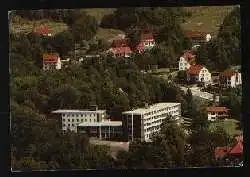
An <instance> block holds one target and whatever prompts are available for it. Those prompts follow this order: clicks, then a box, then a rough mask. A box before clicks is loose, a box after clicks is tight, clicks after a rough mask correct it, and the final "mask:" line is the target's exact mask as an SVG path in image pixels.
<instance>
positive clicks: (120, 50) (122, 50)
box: [110, 47, 132, 55]
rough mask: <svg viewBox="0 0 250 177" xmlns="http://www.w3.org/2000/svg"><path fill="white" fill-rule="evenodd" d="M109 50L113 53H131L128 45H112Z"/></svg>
mask: <svg viewBox="0 0 250 177" xmlns="http://www.w3.org/2000/svg"><path fill="white" fill-rule="evenodd" d="M110 52H112V53H113V54H115V55H116V54H131V53H132V51H131V49H130V47H112V48H111V49H110Z"/></svg>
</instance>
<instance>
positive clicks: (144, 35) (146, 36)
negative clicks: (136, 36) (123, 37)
mask: <svg viewBox="0 0 250 177" xmlns="http://www.w3.org/2000/svg"><path fill="white" fill-rule="evenodd" d="M140 39H141V40H154V35H153V33H152V32H148V33H141V38H140Z"/></svg>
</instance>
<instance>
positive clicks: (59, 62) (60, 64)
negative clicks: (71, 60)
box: [56, 57, 62, 70]
mask: <svg viewBox="0 0 250 177" xmlns="http://www.w3.org/2000/svg"><path fill="white" fill-rule="evenodd" d="M61 68H62V62H61V59H60V57H59V58H58V60H57V63H56V69H58V70H59V69H61Z"/></svg>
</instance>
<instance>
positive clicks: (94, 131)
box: [52, 109, 122, 139]
mask: <svg viewBox="0 0 250 177" xmlns="http://www.w3.org/2000/svg"><path fill="white" fill-rule="evenodd" d="M52 113H55V114H61V116H62V130H63V131H64V132H65V131H73V132H77V133H87V134H88V135H89V136H91V137H97V138H99V139H111V138H113V137H120V136H122V122H121V121H111V120H110V119H108V118H107V114H106V110H98V109H96V110H69V109H60V110H56V111H53V112H52Z"/></svg>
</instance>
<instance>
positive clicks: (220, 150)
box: [215, 146, 231, 158]
mask: <svg viewBox="0 0 250 177" xmlns="http://www.w3.org/2000/svg"><path fill="white" fill-rule="evenodd" d="M230 149H231V147H229V146H224V147H217V148H215V158H223V157H225V156H226V155H227V154H228V152H229V151H230Z"/></svg>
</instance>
